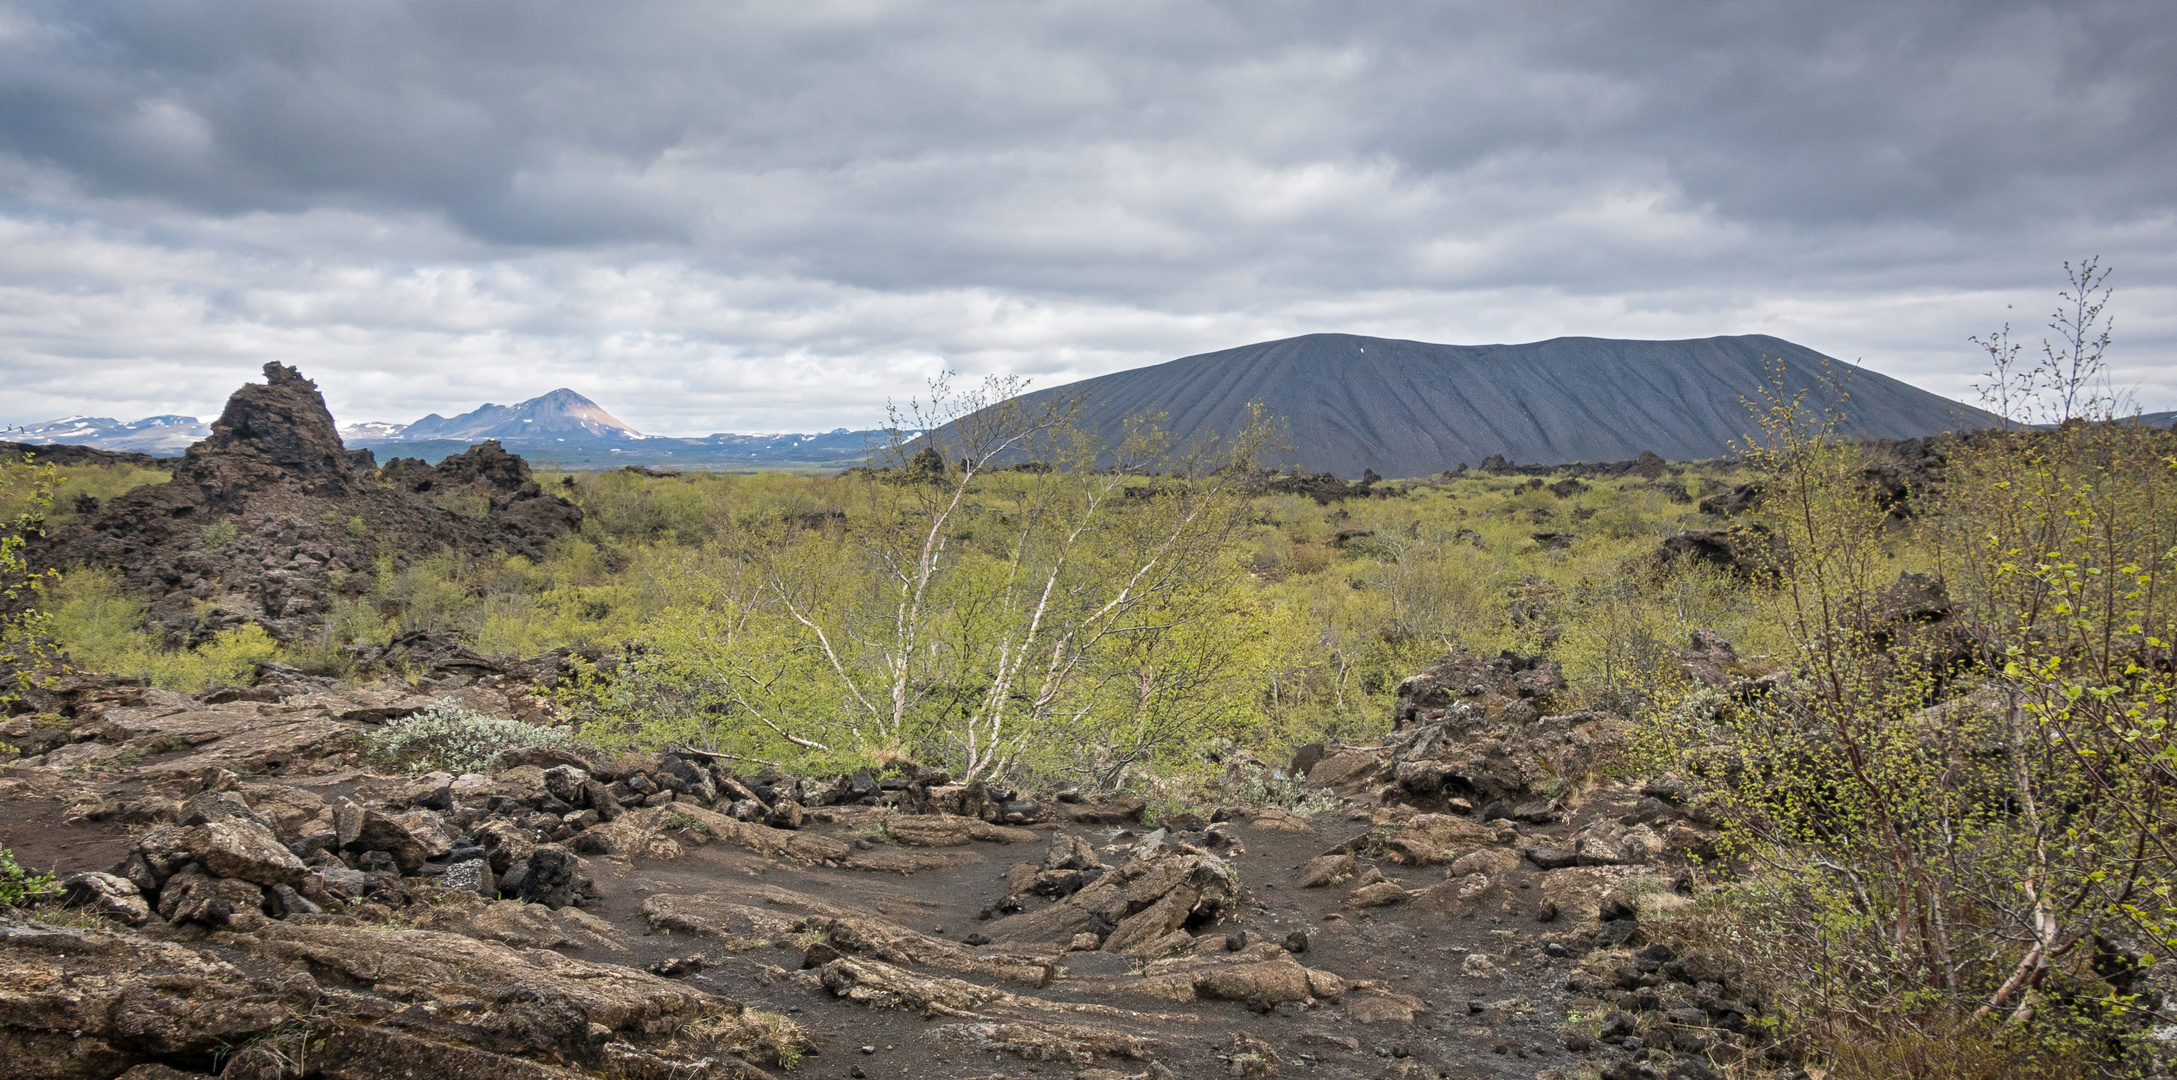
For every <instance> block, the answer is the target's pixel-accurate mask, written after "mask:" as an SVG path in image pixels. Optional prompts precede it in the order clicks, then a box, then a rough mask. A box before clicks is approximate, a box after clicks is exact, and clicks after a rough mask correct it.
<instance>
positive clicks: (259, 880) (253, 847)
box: [181, 818, 304, 885]
mask: <svg viewBox="0 0 2177 1080" xmlns="http://www.w3.org/2000/svg"><path fill="white" fill-rule="evenodd" d="M181 843H182V846H183V847H184V848H186V849H187V850H188V852H189V854H190V856H191V858H192V859H193V860H194V861H195V862H196V863H197V864H198V865H200V866H202V867H203V868H204V872H205V873H208V874H210V875H212V876H213V877H222V878H238V879H240V880H242V881H248V882H254V883H256V884H258V885H293V884H295V883H296V882H299V881H301V880H302V875H303V871H304V867H303V865H302V860H301V859H298V858H296V857H295V856H294V853H293V852H290V851H288V850H287V848H286V847H285V846H284V845H282V844H281V843H280V840H279V837H277V836H274V835H273V834H272V830H271V829H269V828H267V827H265V826H264V825H262V824H259V823H258V822H256V821H252V820H249V819H246V818H222V819H220V820H216V821H213V822H211V823H209V824H205V825H198V826H195V827H193V828H190V829H188V830H187V831H186V832H184V833H183V834H182V837H181Z"/></svg>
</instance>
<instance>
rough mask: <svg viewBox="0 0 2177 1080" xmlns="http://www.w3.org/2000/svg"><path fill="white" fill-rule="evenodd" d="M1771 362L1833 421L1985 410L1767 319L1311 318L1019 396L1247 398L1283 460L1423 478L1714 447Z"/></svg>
mask: <svg viewBox="0 0 2177 1080" xmlns="http://www.w3.org/2000/svg"><path fill="white" fill-rule="evenodd" d="M1780 375H1781V377H1782V379H1783V381H1784V384H1785V386H1786V387H1787V388H1788V390H1790V391H1791V392H1798V391H1802V390H1804V391H1807V400H1808V401H1809V402H1810V403H1814V404H1816V405H1827V404H1829V403H1831V402H1832V401H1835V393H1834V392H1833V390H1832V387H1833V386H1834V387H1841V389H1842V391H1843V393H1844V395H1845V398H1844V400H1842V401H1835V407H1836V408H1837V410H1838V411H1839V412H1840V413H1841V414H1842V420H1841V423H1840V424H1839V433H1840V434H1842V435H1845V436H1847V437H1850V438H1856V439H1877V438H1884V439H1904V438H1912V437H1915V436H1921V435H1931V434H1935V433H1937V432H1942V431H1952V430H1962V429H1970V428H1978V427H1984V426H1991V425H1994V424H1996V423H1998V422H1999V421H1998V420H1997V418H1996V417H1994V416H1993V415H1991V414H1989V413H1986V412H1982V411H1981V410H1979V409H1974V408H1971V407H1969V406H1966V405H1963V404H1960V403H1958V402H1955V401H1952V400H1950V399H1948V398H1945V397H1941V396H1939V395H1936V394H1932V393H1929V392H1928V391H1925V390H1922V389H1920V388H1918V387H1915V386H1911V385H1909V384H1906V383H1903V382H1900V381H1898V380H1896V379H1892V378H1890V377H1888V376H1885V375H1881V374H1878V373H1876V372H1874V371H1870V370H1868V369H1866V368H1863V367H1858V366H1856V365H1852V364H1847V363H1844V362H1842V361H1838V360H1835V359H1832V358H1830V357H1827V356H1824V355H1822V354H1821V353H1818V352H1815V351H1814V350H1812V349H1809V348H1807V347H1805V346H1802V345H1796V344H1793V343H1792V342H1789V341H1785V340H1783V339H1782V338H1775V337H1769V336H1767V335H1764V334H1746V335H1738V336H1730V337H1711V338H1694V339H1688V340H1683V341H1629V340H1618V339H1611V338H1588V337H1565V338H1552V339H1551V340H1548V341H1538V342H1533V343H1530V344H1524V345H1435V344H1430V343H1428V342H1422V341H1400V340H1395V339H1390V338H1374V337H1361V336H1358V335H1353V334H1309V335H1306V336H1303V337H1296V338H1287V339H1284V340H1282V341H1267V342H1262V343H1260V344H1255V345H1243V346H1240V347H1239V348H1234V349H1225V350H1222V351H1219V352H1212V353H1202V354H1200V355H1196V356H1187V357H1182V358H1180V359H1177V360H1173V361H1170V362H1169V363H1164V364H1158V365H1155V366H1152V367H1145V368H1136V369H1134V370H1132V371H1121V372H1115V373H1113V374H1110V375H1104V376H1099V377H1097V378H1093V379H1087V380H1083V381H1081V382H1077V383H1072V384H1070V385H1066V386H1060V387H1054V388H1052V389H1049V390H1041V391H1037V392H1035V393H1033V394H1029V395H1027V400H1028V401H1031V402H1040V401H1048V400H1051V399H1053V398H1059V397H1078V398H1079V399H1080V400H1081V402H1082V409H1083V419H1084V420H1085V422H1086V423H1087V424H1088V425H1089V426H1091V427H1093V428H1095V429H1096V430H1097V431H1098V432H1099V433H1101V434H1102V435H1103V437H1104V438H1105V439H1106V440H1107V441H1109V442H1112V443H1116V441H1117V440H1118V439H1119V438H1120V435H1121V431H1122V424H1123V422H1124V421H1125V420H1126V418H1128V417H1131V416H1137V415H1140V414H1142V413H1145V412H1151V411H1162V412H1164V413H1165V414H1166V417H1167V419H1166V421H1165V423H1166V426H1167V427H1168V428H1169V429H1170V430H1171V431H1173V432H1174V433H1175V434H1177V435H1179V436H1181V437H1186V436H1191V435H1195V434H1199V433H1202V432H1205V431H1212V430H1214V431H1219V432H1225V433H1230V432H1233V431H1236V430H1238V429H1239V428H1240V427H1242V426H1243V425H1244V424H1245V423H1246V417H1247V408H1248V403H1249V402H1252V401H1260V402H1262V403H1263V405H1264V406H1265V407H1266V408H1267V410H1268V411H1269V413H1270V414H1271V415H1272V416H1274V417H1277V418H1280V419H1281V420H1282V421H1283V422H1284V424H1285V425H1286V440H1285V441H1286V443H1287V444H1289V447H1290V449H1289V450H1287V451H1286V452H1284V454H1283V455H1282V457H1281V463H1282V464H1297V465H1301V466H1305V467H1306V468H1309V469H1314V470H1319V471H1323V472H1329V473H1334V474H1337V475H1339V476H1345V477H1358V476H1360V475H1361V474H1362V473H1363V471H1365V470H1369V469H1373V470H1375V471H1376V472H1378V473H1380V474H1382V475H1384V476H1423V475H1428V474H1431V473H1436V472H1441V471H1444V470H1446V469H1453V468H1456V467H1458V466H1459V465H1460V464H1461V463H1464V464H1467V465H1479V464H1481V463H1482V462H1483V461H1484V460H1485V459H1487V458H1489V457H1492V456H1501V457H1503V458H1506V459H1508V460H1509V461H1512V462H1514V463H1518V464H1525V465H1553V464H1566V463H1570V462H1575V461H1587V462H1604V461H1624V460H1628V459H1631V458H1636V457H1639V456H1640V454H1641V452H1642V451H1648V450H1652V451H1654V452H1655V453H1657V454H1660V455H1662V456H1663V457H1665V458H1667V459H1670V460H1673V461H1690V460H1700V459H1705V458H1715V457H1722V456H1725V455H1728V454H1731V453H1732V452H1733V446H1734V444H1737V445H1744V443H1745V439H1746V435H1747V433H1748V432H1749V431H1750V430H1752V428H1753V426H1754V423H1753V417H1752V414H1751V413H1750V412H1749V410H1748V408H1747V405H1746V399H1750V398H1758V394H1759V392H1760V391H1761V389H1762V387H1763V386H1764V385H1767V384H1770V383H1773V382H1774V381H1775V380H1776V379H1777V378H1778V377H1779V376H1780Z"/></svg>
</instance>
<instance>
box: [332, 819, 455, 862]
mask: <svg viewBox="0 0 2177 1080" xmlns="http://www.w3.org/2000/svg"><path fill="white" fill-rule="evenodd" d="M343 831H344V830H343ZM341 846H342V847H343V848H344V849H346V850H348V851H355V852H363V851H383V852H385V853H386V854H388V855H391V856H392V857H393V862H394V864H395V865H397V866H399V867H400V870H401V873H402V874H413V873H415V872H416V870H417V869H418V868H420V867H421V866H422V865H423V864H424V862H425V860H428V859H435V858H438V857H439V856H441V855H445V854H447V853H448V852H451V851H452V850H453V835H452V830H450V829H448V828H447V827H446V820H445V819H444V818H441V817H439V816H438V814H437V813H436V812H434V811H431V810H408V811H404V812H402V813H399V814H391V815H388V814H385V813H382V812H380V811H377V810H365V811H363V815H362V818H361V821H360V822H359V823H358V824H357V826H356V829H355V839H353V840H350V841H348V842H346V843H344V844H342V845H341Z"/></svg>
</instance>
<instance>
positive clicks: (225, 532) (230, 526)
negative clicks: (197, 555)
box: [197, 521, 241, 551]
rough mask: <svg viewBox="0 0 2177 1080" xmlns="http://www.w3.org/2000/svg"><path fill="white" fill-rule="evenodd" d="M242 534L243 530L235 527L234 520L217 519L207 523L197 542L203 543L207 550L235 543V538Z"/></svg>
mask: <svg viewBox="0 0 2177 1080" xmlns="http://www.w3.org/2000/svg"><path fill="white" fill-rule="evenodd" d="M240 535H241V531H240V530H239V529H236V528H235V526H234V522H232V521H215V522H212V523H211V524H209V525H206V526H205V527H204V531H203V532H200V533H198V534H197V542H198V543H200V544H203V545H204V547H205V550H207V551H211V550H217V549H219V548H223V547H226V546H227V545H228V544H231V543H234V541H235V538H236V537H237V536H240Z"/></svg>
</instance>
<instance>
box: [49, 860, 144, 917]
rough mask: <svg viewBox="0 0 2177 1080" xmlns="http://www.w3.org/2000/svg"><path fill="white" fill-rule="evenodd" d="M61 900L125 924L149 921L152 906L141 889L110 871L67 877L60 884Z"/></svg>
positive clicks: (65, 903)
mask: <svg viewBox="0 0 2177 1080" xmlns="http://www.w3.org/2000/svg"><path fill="white" fill-rule="evenodd" d="M61 902H62V903H63V904H64V905H66V906H68V907H71V908H75V909H77V910H79V911H86V912H89V913H91V914H93V915H97V916H100V917H102V918H107V919H112V920H114V921H115V922H118V923H121V924H123V925H125V926H142V925H143V924H144V923H146V922H149V921H150V920H151V905H150V904H147V903H145V902H144V898H143V893H142V891H141V890H139V889H138V888H137V887H136V884H135V883H134V882H132V881H130V880H129V879H127V878H124V877H117V876H115V875H113V874H102V873H97V872H95V871H94V872H91V873H85V874H77V875H76V876H74V877H71V878H69V879H68V880H66V881H64V882H62V883H61Z"/></svg>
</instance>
